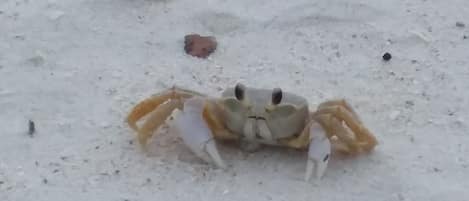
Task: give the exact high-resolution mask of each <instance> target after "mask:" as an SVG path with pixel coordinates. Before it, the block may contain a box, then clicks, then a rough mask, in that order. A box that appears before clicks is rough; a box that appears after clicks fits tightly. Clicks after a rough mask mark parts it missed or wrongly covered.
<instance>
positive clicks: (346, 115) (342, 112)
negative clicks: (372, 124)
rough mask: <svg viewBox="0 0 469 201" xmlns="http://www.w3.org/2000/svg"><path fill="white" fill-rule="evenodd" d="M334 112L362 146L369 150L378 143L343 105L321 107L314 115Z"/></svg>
mask: <svg viewBox="0 0 469 201" xmlns="http://www.w3.org/2000/svg"><path fill="white" fill-rule="evenodd" d="M323 114H332V115H334V116H336V117H337V118H339V119H341V120H343V121H344V122H345V124H347V126H348V127H349V128H350V129H351V130H352V131H353V133H355V136H356V138H357V140H358V141H359V142H358V143H359V144H360V146H362V148H364V149H365V150H367V151H369V150H371V149H373V147H374V146H375V145H376V144H377V143H378V142H377V140H376V138H375V137H374V136H373V134H371V132H370V131H369V130H368V129H367V128H366V127H365V126H364V125H363V124H362V123H360V121H359V120H357V119H355V118H354V115H353V114H352V113H351V112H350V111H348V110H347V109H345V108H344V107H342V106H338V105H335V106H330V107H324V108H321V109H319V110H318V111H317V112H316V113H315V114H314V115H316V116H320V115H323Z"/></svg>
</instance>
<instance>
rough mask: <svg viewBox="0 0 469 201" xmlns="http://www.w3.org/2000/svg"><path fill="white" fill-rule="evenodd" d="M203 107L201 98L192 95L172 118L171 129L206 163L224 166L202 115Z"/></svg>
mask: <svg viewBox="0 0 469 201" xmlns="http://www.w3.org/2000/svg"><path fill="white" fill-rule="evenodd" d="M203 109H204V99H203V98H199V97H193V98H190V99H188V100H186V101H185V103H184V110H183V111H180V113H179V114H178V115H177V117H176V118H174V122H173V125H172V126H171V129H173V131H175V132H176V133H177V134H178V135H179V136H180V137H181V138H182V140H183V141H184V143H185V144H186V145H187V146H188V147H189V149H190V150H191V151H192V152H193V153H194V154H195V155H196V156H198V157H199V158H201V159H203V160H204V161H205V162H207V163H215V165H217V166H218V167H220V168H226V165H225V163H224V162H223V160H222V159H221V157H220V154H219V153H218V149H217V147H216V144H215V140H214V138H213V136H212V135H211V131H210V129H209V127H208V126H207V123H206V122H205V120H204V118H203V116H202V112H203Z"/></svg>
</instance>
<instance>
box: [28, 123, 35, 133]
mask: <svg viewBox="0 0 469 201" xmlns="http://www.w3.org/2000/svg"><path fill="white" fill-rule="evenodd" d="M34 132H36V127H35V126H34V121H31V120H29V131H28V134H29V135H30V136H33V135H34Z"/></svg>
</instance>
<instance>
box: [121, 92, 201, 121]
mask: <svg viewBox="0 0 469 201" xmlns="http://www.w3.org/2000/svg"><path fill="white" fill-rule="evenodd" d="M193 96H205V95H203V94H200V93H198V92H195V91H191V90H187V89H182V88H179V87H176V86H174V87H172V88H171V89H167V90H165V91H162V92H160V93H158V94H155V95H153V96H152V97H150V98H147V99H145V100H143V101H142V102H140V103H138V104H137V105H136V106H135V107H134V108H133V109H132V111H131V112H130V114H129V115H128V116H127V123H128V124H129V126H130V127H131V128H132V129H134V130H138V127H137V121H138V120H140V119H141V118H142V117H144V116H145V115H147V114H148V113H150V112H152V111H153V110H154V109H155V108H157V107H158V106H160V105H161V104H163V103H165V102H166V101H168V100H171V99H186V98H190V97H193Z"/></svg>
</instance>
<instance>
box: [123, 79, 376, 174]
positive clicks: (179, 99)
mask: <svg viewBox="0 0 469 201" xmlns="http://www.w3.org/2000/svg"><path fill="white" fill-rule="evenodd" d="M175 111H177V112H175ZM175 113H176V114H175ZM170 116H172V117H173V120H172V121H171V123H170V126H169V127H170V131H171V132H174V133H176V134H178V135H179V136H180V137H181V138H182V140H183V142H184V144H185V145H187V147H188V148H189V149H190V150H191V151H192V152H193V153H194V154H195V155H196V156H197V157H199V158H201V159H202V160H204V161H205V162H207V163H209V164H213V165H215V166H217V167H219V168H227V166H226V164H225V162H224V160H223V159H222V158H221V157H220V154H219V151H218V149H217V146H218V145H217V141H237V142H239V144H240V147H241V148H242V149H243V150H247V151H255V150H258V149H259V148H260V147H261V146H262V145H267V146H268V145H271V146H280V147H285V148H293V149H297V150H307V151H308V159H307V164H306V170H305V176H304V179H305V180H306V181H308V180H310V178H311V177H312V175H313V173H314V175H315V176H314V177H315V178H317V179H321V178H322V177H323V175H324V172H325V170H326V168H327V165H328V162H329V159H330V155H331V153H332V152H333V151H338V152H340V153H345V154H349V155H357V154H361V153H367V152H370V151H371V150H373V149H374V147H375V146H376V145H377V143H378V142H377V139H376V137H375V136H374V135H373V134H372V133H371V132H370V131H369V129H368V128H366V127H365V126H364V124H363V123H362V120H361V119H360V117H359V116H358V115H357V113H356V112H355V111H354V109H353V108H352V107H351V105H350V104H349V103H348V102H347V101H346V100H345V99H332V100H328V101H324V102H322V103H320V104H319V105H318V106H317V109H316V110H315V111H311V110H310V109H309V105H308V101H307V100H306V99H305V98H304V97H302V96H300V95H297V94H294V93H289V92H283V91H282V89H281V88H271V89H265V88H253V87H246V86H245V85H244V84H241V83H238V84H236V85H235V86H234V87H230V88H228V89H226V90H224V91H223V92H222V94H221V97H211V96H208V95H206V94H203V93H199V92H196V91H193V90H188V89H184V88H181V87H176V86H173V87H171V88H167V89H165V90H163V91H161V92H159V93H157V94H155V95H153V96H151V97H149V98H146V99H145V100H143V101H141V102H139V103H138V104H137V105H135V106H134V107H133V109H132V110H131V112H130V113H129V115H128V116H127V123H128V124H129V126H130V127H131V128H132V129H133V130H135V131H136V133H137V138H138V141H139V143H140V144H141V145H142V146H143V147H144V148H145V147H146V146H147V141H148V140H149V139H150V138H151V137H152V135H153V133H154V132H155V131H156V130H157V129H158V128H160V127H161V125H162V124H164V123H165V122H166V120H167V119H168V117H170ZM144 117H146V118H145V119H146V120H144V122H143V123H142V125H141V126H140V127H139V126H138V125H137V123H138V121H139V120H141V119H143V118H144Z"/></svg>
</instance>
